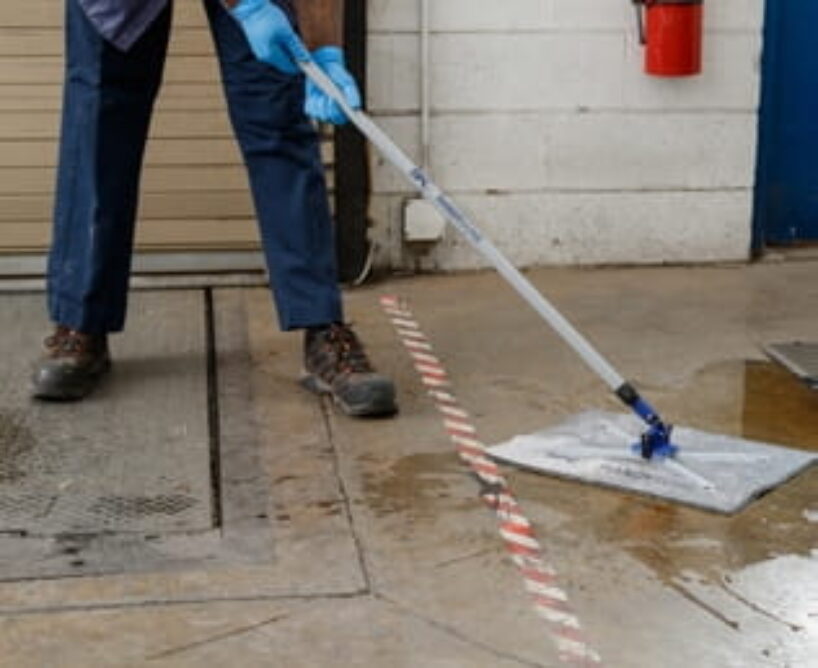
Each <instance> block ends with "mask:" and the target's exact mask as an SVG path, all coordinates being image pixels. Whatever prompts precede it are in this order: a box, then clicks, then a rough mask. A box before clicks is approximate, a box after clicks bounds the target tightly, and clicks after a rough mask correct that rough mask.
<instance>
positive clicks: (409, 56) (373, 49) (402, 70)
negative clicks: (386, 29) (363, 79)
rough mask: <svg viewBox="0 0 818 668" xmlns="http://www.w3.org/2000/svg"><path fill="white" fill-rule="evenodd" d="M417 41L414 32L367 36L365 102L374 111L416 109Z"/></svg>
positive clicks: (418, 73)
mask: <svg viewBox="0 0 818 668" xmlns="http://www.w3.org/2000/svg"><path fill="white" fill-rule="evenodd" d="M419 51H420V41H419V39H418V37H417V35H412V34H388V35H371V36H370V37H369V66H368V72H367V80H368V93H367V95H368V100H367V104H368V107H369V109H370V110H372V111H373V112H374V113H378V112H386V111H388V112H394V111H404V112H405V111H415V112H417V110H418V109H419V108H420V57H419Z"/></svg>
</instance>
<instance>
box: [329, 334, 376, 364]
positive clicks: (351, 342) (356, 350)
mask: <svg viewBox="0 0 818 668" xmlns="http://www.w3.org/2000/svg"><path fill="white" fill-rule="evenodd" d="M325 341H326V345H327V347H328V348H330V349H331V351H332V352H333V353H334V354H335V357H336V359H337V360H338V370H339V371H340V372H341V373H347V374H349V373H370V372H372V371H373V368H372V364H371V363H370V361H369V358H367V356H366V353H365V352H364V347H363V345H361V342H360V341H359V340H358V337H357V336H356V335H355V332H353V331H352V329H351V328H350V327H349V326H348V325H337V324H336V325H331V326H330V328H329V330H328V331H327V334H326V339H325Z"/></svg>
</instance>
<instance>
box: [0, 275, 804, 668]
mask: <svg viewBox="0 0 818 668" xmlns="http://www.w3.org/2000/svg"><path fill="white" fill-rule="evenodd" d="M530 277H531V278H532V280H533V281H534V282H535V284H537V285H538V286H539V287H540V288H542V289H543V290H544V291H545V292H546V294H548V295H549V296H551V297H552V298H553V299H554V301H555V303H556V304H557V305H558V306H559V307H560V308H561V309H563V310H564V311H565V312H566V315H568V316H569V318H571V319H572V320H573V321H574V322H575V323H576V324H577V325H578V326H579V327H580V329H582V330H583V331H584V332H586V333H587V334H588V336H589V338H590V339H591V340H592V341H594V342H595V343H597V344H598V345H599V347H600V348H601V349H602V351H603V352H604V353H605V354H606V355H607V356H608V357H609V358H610V359H611V360H612V361H613V363H614V364H615V365H616V366H617V367H619V368H620V370H621V371H622V372H623V373H624V374H625V375H626V376H629V377H630V378H631V379H633V381H634V382H635V383H636V384H637V385H638V386H639V387H640V389H642V390H643V392H644V393H645V394H646V396H648V397H649V398H650V399H652V400H653V401H654V402H655V403H656V404H657V405H658V407H659V408H660V410H661V411H662V412H663V413H665V414H666V415H667V416H668V417H669V418H670V419H672V420H673V421H674V422H677V423H679V424H684V425H686V426H691V427H695V428H698V429H704V430H707V431H714V432H721V433H728V434H731V435H736V436H743V437H746V438H751V439H757V440H764V441H771V442H776V443H781V444H782V445H787V446H790V447H795V448H802V449H806V450H818V392H815V391H814V390H810V389H808V388H807V387H806V386H804V385H802V384H800V383H799V382H798V381H797V380H796V379H795V378H794V377H793V376H791V375H790V374H789V373H788V372H786V371H785V370H783V369H782V368H780V367H779V366H777V365H775V364H773V363H771V362H769V361H768V360H767V359H766V358H765V357H764V355H763V353H762V352H761V346H762V345H763V344H765V343H769V342H774V341H787V340H798V339H800V340H807V339H809V338H810V337H812V338H815V337H816V336H818V263H814V262H801V263H793V264H776V265H754V266H746V267H745V266H735V267H733V266H731V267H711V268H646V269H627V270H617V269H606V270H537V271H532V272H530ZM217 292H218V291H217ZM222 292H223V294H221V295H219V294H217V295H216V296H217V299H216V304H217V307H218V308H221V309H223V310H224V312H225V313H228V314H229V317H223V318H222V321H223V323H225V324H224V326H228V325H229V323H234V324H235V323H237V322H243V323H244V324H243V325H242V327H245V328H246V330H247V336H246V341H247V343H246V345H247V346H248V347H249V350H250V352H251V355H252V358H253V360H254V365H253V370H252V372H251V373H250V374H249V376H248V378H247V383H248V384H249V385H250V386H252V388H253V391H252V393H251V396H250V398H249V400H248V401H249V403H248V406H251V407H252V420H251V421H252V423H253V426H252V431H253V434H254V436H253V438H258V439H259V442H260V443H261V447H262V448H263V449H264V452H265V453H266V455H265V464H266V470H267V471H268V475H269V489H270V495H271V515H270V522H271V526H270V529H271V532H272V534H273V535H274V536H275V543H276V546H277V549H276V556H275V558H274V559H273V560H272V561H271V562H270V563H269V564H268V565H267V566H266V567H264V566H262V567H257V566H254V567H252V568H251V567H247V568H245V569H241V568H233V569H231V570H227V571H225V570H222V571H218V570H216V569H207V568H204V569H197V570H194V571H180V572H177V573H175V574H174V573H170V574H168V573H164V574H161V575H151V574H140V575H122V576H119V577H101V578H84V579H81V580H78V581H62V580H56V581H29V582H20V583H7V584H5V585H2V586H0V657H2V658H0V665H9V666H12V665H13V666H29V665H30V666H40V665H54V664H53V661H52V659H53V657H54V656H60V659H61V662H60V664H59V665H67V666H75V665H76V666H88V665H106V666H107V665H129V666H131V665H158V666H187V665H191V666H193V665H196V666H202V665H214V666H215V665H219V664H221V663H224V662H226V661H229V662H231V663H232V664H234V665H242V666H269V665H293V666H302V665H303V666H322V665H345V666H346V665H349V666H421V665H422V666H424V667H425V666H492V667H493V666H555V665H558V660H557V654H556V652H555V649H554V645H553V643H552V642H551V640H550V637H549V633H548V630H547V627H545V626H544V625H543V622H542V621H541V620H540V619H538V618H537V617H536V616H535V615H534V614H533V612H532V609H531V606H530V602H529V600H528V598H527V596H526V594H525V592H524V590H523V588H522V583H521V581H520V579H519V575H518V573H517V572H516V571H515V569H514V568H513V567H512V566H511V565H510V564H509V561H508V559H507V557H506V555H505V553H504V550H503V548H502V544H501V542H500V538H499V536H498V533H497V528H496V520H495V518H494V517H493V515H492V514H491V513H490V512H488V511H487V510H486V508H485V507H484V506H483V505H482V503H481V502H480V500H479V498H478V490H477V485H476V484H475V482H474V480H473V479H472V478H471V477H470V476H469V475H468V474H467V473H466V472H465V471H464V469H463V468H462V466H461V464H460V463H459V461H458V459H457V457H456V456H455V455H454V453H453V451H452V448H451V446H450V444H449V443H448V441H447V439H446V437H445V434H444V432H443V429H442V426H441V423H440V418H439V416H438V414H437V411H436V409H435V408H434V406H433V404H432V403H431V402H430V400H429V399H428V397H427V396H426V393H425V391H424V389H423V387H422V385H421V384H420V382H419V380H418V378H417V375H416V372H415V370H414V369H413V368H412V366H411V364H410V363H409V360H408V359H407V358H406V356H405V353H404V352H403V350H402V349H401V346H400V344H399V342H398V341H397V339H396V338H395V335H394V332H393V330H392V328H391V325H390V324H389V323H388V322H387V321H386V319H385V317H384V316H383V314H382V313H381V312H380V309H379V307H378V297H379V296H380V295H381V294H399V295H401V296H402V297H404V298H406V299H407V301H408V303H409V305H410V306H411V307H412V309H413V311H414V312H415V314H416V316H417V317H418V319H419V320H420V322H421V325H422V326H423V328H424V330H425V332H426V333H427V335H428V336H429V337H430V339H431V341H432V343H433V344H434V346H435V349H436V351H437V353H438V355H439V356H440V357H441V358H442V359H443V360H444V362H445V364H446V367H447V369H448V371H449V374H450V376H451V378H452V380H453V383H454V390H455V392H456V394H457V396H458V397H459V398H460V401H461V403H462V404H463V406H464V407H465V408H466V409H467V410H469V412H470V413H471V414H472V416H473V419H474V423H475V424H476V426H477V428H478V431H479V433H480V436H481V437H482V439H483V440H484V441H485V442H487V443H493V442H499V441H502V440H505V439H507V438H509V437H510V436H512V435H514V434H520V433H528V432H531V431H533V430H535V429H538V428H542V427H545V426H549V425H551V424H556V423H558V422H560V421H561V420H563V419H564V418H565V417H567V416H569V415H572V414H574V413H577V412H580V411H582V410H587V409H604V410H617V409H618V405H617V403H616V402H615V401H614V400H613V399H611V398H610V397H609V396H608V393H607V391H606V390H605V388H604V386H603V385H602V384H601V383H600V382H599V381H598V380H597V379H596V378H595V377H594V376H593V375H592V374H591V373H590V372H588V371H587V370H586V369H585V368H584V367H583V366H582V365H581V363H580V362H578V361H577V360H576V359H575V358H574V356H573V354H572V353H571V352H570V351H568V350H567V349H566V348H565V347H564V345H563V344H562V343H561V342H559V341H558V340H557V339H556V338H555V337H554V336H553V335H552V334H551V333H550V332H549V331H548V329H547V328H546V327H545V326H544V325H542V324H541V323H539V322H538V320H537V318H536V316H534V315H532V314H531V313H530V312H529V311H528V309H527V307H525V306H524V305H523V304H521V303H519V302H518V301H517V300H516V297H513V296H512V295H511V293H510V292H509V290H508V288H507V287H506V286H505V285H504V284H503V283H502V282H501V281H500V280H499V279H498V278H497V277H496V276H494V275H492V274H490V273H485V274H483V273H480V274H471V275H460V276H448V277H420V278H406V279H395V280H392V281H389V282H386V283H382V284H379V285H375V286H371V287H367V288H363V289H360V290H356V291H354V292H352V293H350V294H349V295H348V306H349V315H350V317H351V319H352V320H354V321H355V323H356V327H357V329H358V330H359V332H360V333H361V334H362V336H363V338H364V339H365V340H366V342H367V344H368V348H369V350H370V353H371V355H372V357H373V359H374V360H375V362H376V364H377V365H378V366H379V367H380V368H381V369H382V370H383V371H385V372H387V373H389V374H390V375H392V376H394V377H395V378H396V379H397V381H398V383H399V388H400V401H401V413H400V415H399V416H398V417H396V418H395V419H393V420H385V421H374V422H360V421H353V420H349V419H347V418H344V417H342V416H339V415H338V414H337V413H336V412H335V411H334V410H333V409H332V408H331V407H330V406H328V405H326V404H322V403H321V402H318V401H316V400H315V399H313V398H312V397H310V396H309V395H306V394H303V393H300V391H299V390H298V389H297V388H296V386H295V383H294V378H295V376H296V375H297V373H298V366H299V359H298V353H299V343H300V342H299V341H298V339H297V337H292V336H286V335H282V334H279V333H277V332H275V331H274V330H273V329H272V328H271V327H270V325H269V321H270V307H269V301H268V297H267V295H266V293H265V291H263V290H253V289H244V290H235V291H222ZM219 304H220V306H219ZM126 336H128V334H126ZM231 354H233V353H231ZM111 382H112V383H116V377H115V376H114V377H113V378H112V379H111ZM98 400H99V401H105V396H104V395H103V396H102V397H100V398H99V399H98ZM77 410H81V409H79V408H78V409H77ZM15 424H17V423H16V422H15V420H13V419H9V420H7V421H6V423H5V426H4V427H2V429H4V430H5V431H4V432H3V433H4V434H5V436H4V439H5V440H6V441H11V442H13V443H15V444H17V443H19V445H13V446H11V447H17V448H25V443H26V439H25V435H24V434H22V433H18V432H15V431H14V430H15V429H18V427H16V426H15ZM248 428H249V427H248ZM12 432H14V434H16V436H15V437H14V438H12V439H9V438H7V436H8V434H9V433H12ZM504 471H505V473H507V475H508V478H509V481H510V483H511V486H512V488H513V490H514V491H515V492H516V494H517V495H518V497H519V499H520V502H521V504H522V506H523V508H524V510H525V511H526V512H527V514H528V515H529V516H530V518H531V520H532V522H533V523H534V526H535V528H536V531H537V534H538V536H539V538H540V540H541V542H542V543H543V545H544V550H545V557H546V559H547V561H548V562H549V563H550V564H551V565H553V567H554V568H555V570H556V571H557V576H558V580H559V583H560V586H561V587H563V588H564V589H565V591H566V592H567V594H568V597H569V600H570V603H571V605H572V607H573V608H574V609H575V610H576V612H577V614H578V616H579V618H580V620H581V622H582V624H583V627H584V628H585V629H586V632H587V635H588V637H589V639H590V642H591V643H592V644H593V646H594V647H595V648H596V649H597V650H598V651H599V653H600V654H601V655H602V657H603V660H604V663H605V665H609V666H625V667H630V666H633V667H642V666H645V667H650V668H653V667H655V666H662V667H665V666H669V667H677V666H678V667H679V668H681V667H683V666H684V667H685V668H686V667H687V666H690V665H698V666H704V667H713V668H721V667H723V666H728V667H736V668H739V667H742V668H743V667H745V666H749V667H754V666H759V667H768V666H769V667H784V666H792V667H799V668H800V667H801V666H806V667H809V666H818V659H816V657H818V469H817V468H813V469H811V470H809V471H807V472H805V473H803V474H802V475H800V476H798V477H797V478H796V479H794V480H792V481H790V482H788V483H786V484H785V485H783V486H781V487H780V488H778V489H776V490H774V491H772V492H771V493H769V494H768V495H766V496H765V497H763V498H761V499H759V500H757V501H755V502H754V503H752V504H751V505H750V506H749V507H748V508H747V509H745V510H744V511H742V512H740V513H738V514H736V515H735V516H731V517H726V516H721V515H716V514H712V513H707V512H703V511H699V510H696V509H692V508H687V507H683V506H680V505H676V504H671V503H665V502H662V501H657V500H653V499H648V498H643V497H639V496H635V495H631V494H626V493H622V492H618V491H613V490H606V489H601V488H597V487H594V486H591V485H584V484H579V483H573V482H567V481H564V480H558V479H555V478H550V477H547V476H541V475H536V474H533V473H528V472H523V471H518V470H514V469H504ZM2 476H3V481H2V482H0V484H13V483H14V477H15V468H14V466H13V465H11V464H10V465H8V466H6V467H5V468H3V469H2ZM288 581H289V582H290V585H288V584H287V583H288ZM254 591H255V592H256V594H255V595H254V593H253V592H254ZM50 662H51V663H50Z"/></svg>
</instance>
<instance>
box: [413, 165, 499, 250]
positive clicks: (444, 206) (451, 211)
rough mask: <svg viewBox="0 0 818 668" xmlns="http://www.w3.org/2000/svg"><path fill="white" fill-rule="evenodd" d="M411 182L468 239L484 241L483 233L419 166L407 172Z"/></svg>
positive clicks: (478, 241)
mask: <svg viewBox="0 0 818 668" xmlns="http://www.w3.org/2000/svg"><path fill="white" fill-rule="evenodd" d="M409 178H410V179H411V180H412V183H414V184H415V186H416V187H417V188H418V189H419V190H420V191H421V192H423V194H424V196H425V197H426V198H427V199H429V200H430V201H431V202H432V203H433V204H435V205H436V206H437V207H438V208H439V209H440V210H441V212H442V213H443V214H444V215H445V216H446V218H448V220H449V222H450V223H451V224H452V225H454V226H455V227H456V228H457V229H458V230H459V231H460V232H461V233H462V234H463V235H464V236H465V237H466V238H467V239H468V240H469V241H471V242H472V243H473V244H480V243H482V242H483V241H484V237H483V233H482V232H480V230H478V229H477V228H476V227H475V226H474V225H473V224H472V223H471V221H470V220H469V219H468V218H467V217H466V215H465V214H464V213H463V212H462V211H461V210H460V209H459V208H458V207H457V205H456V204H455V203H454V202H453V201H452V200H451V198H449V197H448V196H446V195H445V194H444V193H443V192H442V191H441V190H440V188H438V187H437V186H436V185H435V184H434V183H432V180H431V179H430V178H429V176H428V174H426V172H424V171H423V170H422V169H421V168H420V167H416V168H415V169H413V170H412V171H411V172H410V173H409Z"/></svg>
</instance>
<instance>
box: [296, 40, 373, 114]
mask: <svg viewBox="0 0 818 668" xmlns="http://www.w3.org/2000/svg"><path fill="white" fill-rule="evenodd" d="M312 59H313V60H314V61H315V63H316V64H317V65H318V66H319V67H320V68H321V69H322V70H324V72H325V73H326V75H327V76H328V77H329V78H330V79H332V81H333V82H334V83H335V85H336V86H338V88H339V89H340V90H341V92H342V93H343V94H344V97H345V98H346V101H347V103H348V104H349V106H350V107H352V108H353V109H360V108H361V93H360V91H359V90H358V84H357V83H355V79H354V78H353V76H352V75H351V74H350V73H349V71H348V70H347V68H346V64H345V63H344V52H343V51H342V50H341V49H340V47H337V46H322V47H321V48H319V49H316V50H315V51H313V52H312ZM304 111H305V112H306V113H307V116H309V117H310V118H313V119H315V120H317V121H321V122H324V123H333V124H334V125H343V124H344V123H346V122H347V121H348V120H349V119H348V118H347V117H346V114H345V113H344V111H343V110H342V109H341V107H340V105H339V104H338V103H337V102H336V101H335V100H333V99H332V98H331V97H329V96H328V95H326V94H325V93H324V91H322V90H321V89H320V88H318V86H316V85H315V84H314V83H313V82H312V81H311V80H309V79H308V80H307V99H306V102H305V104H304Z"/></svg>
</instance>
